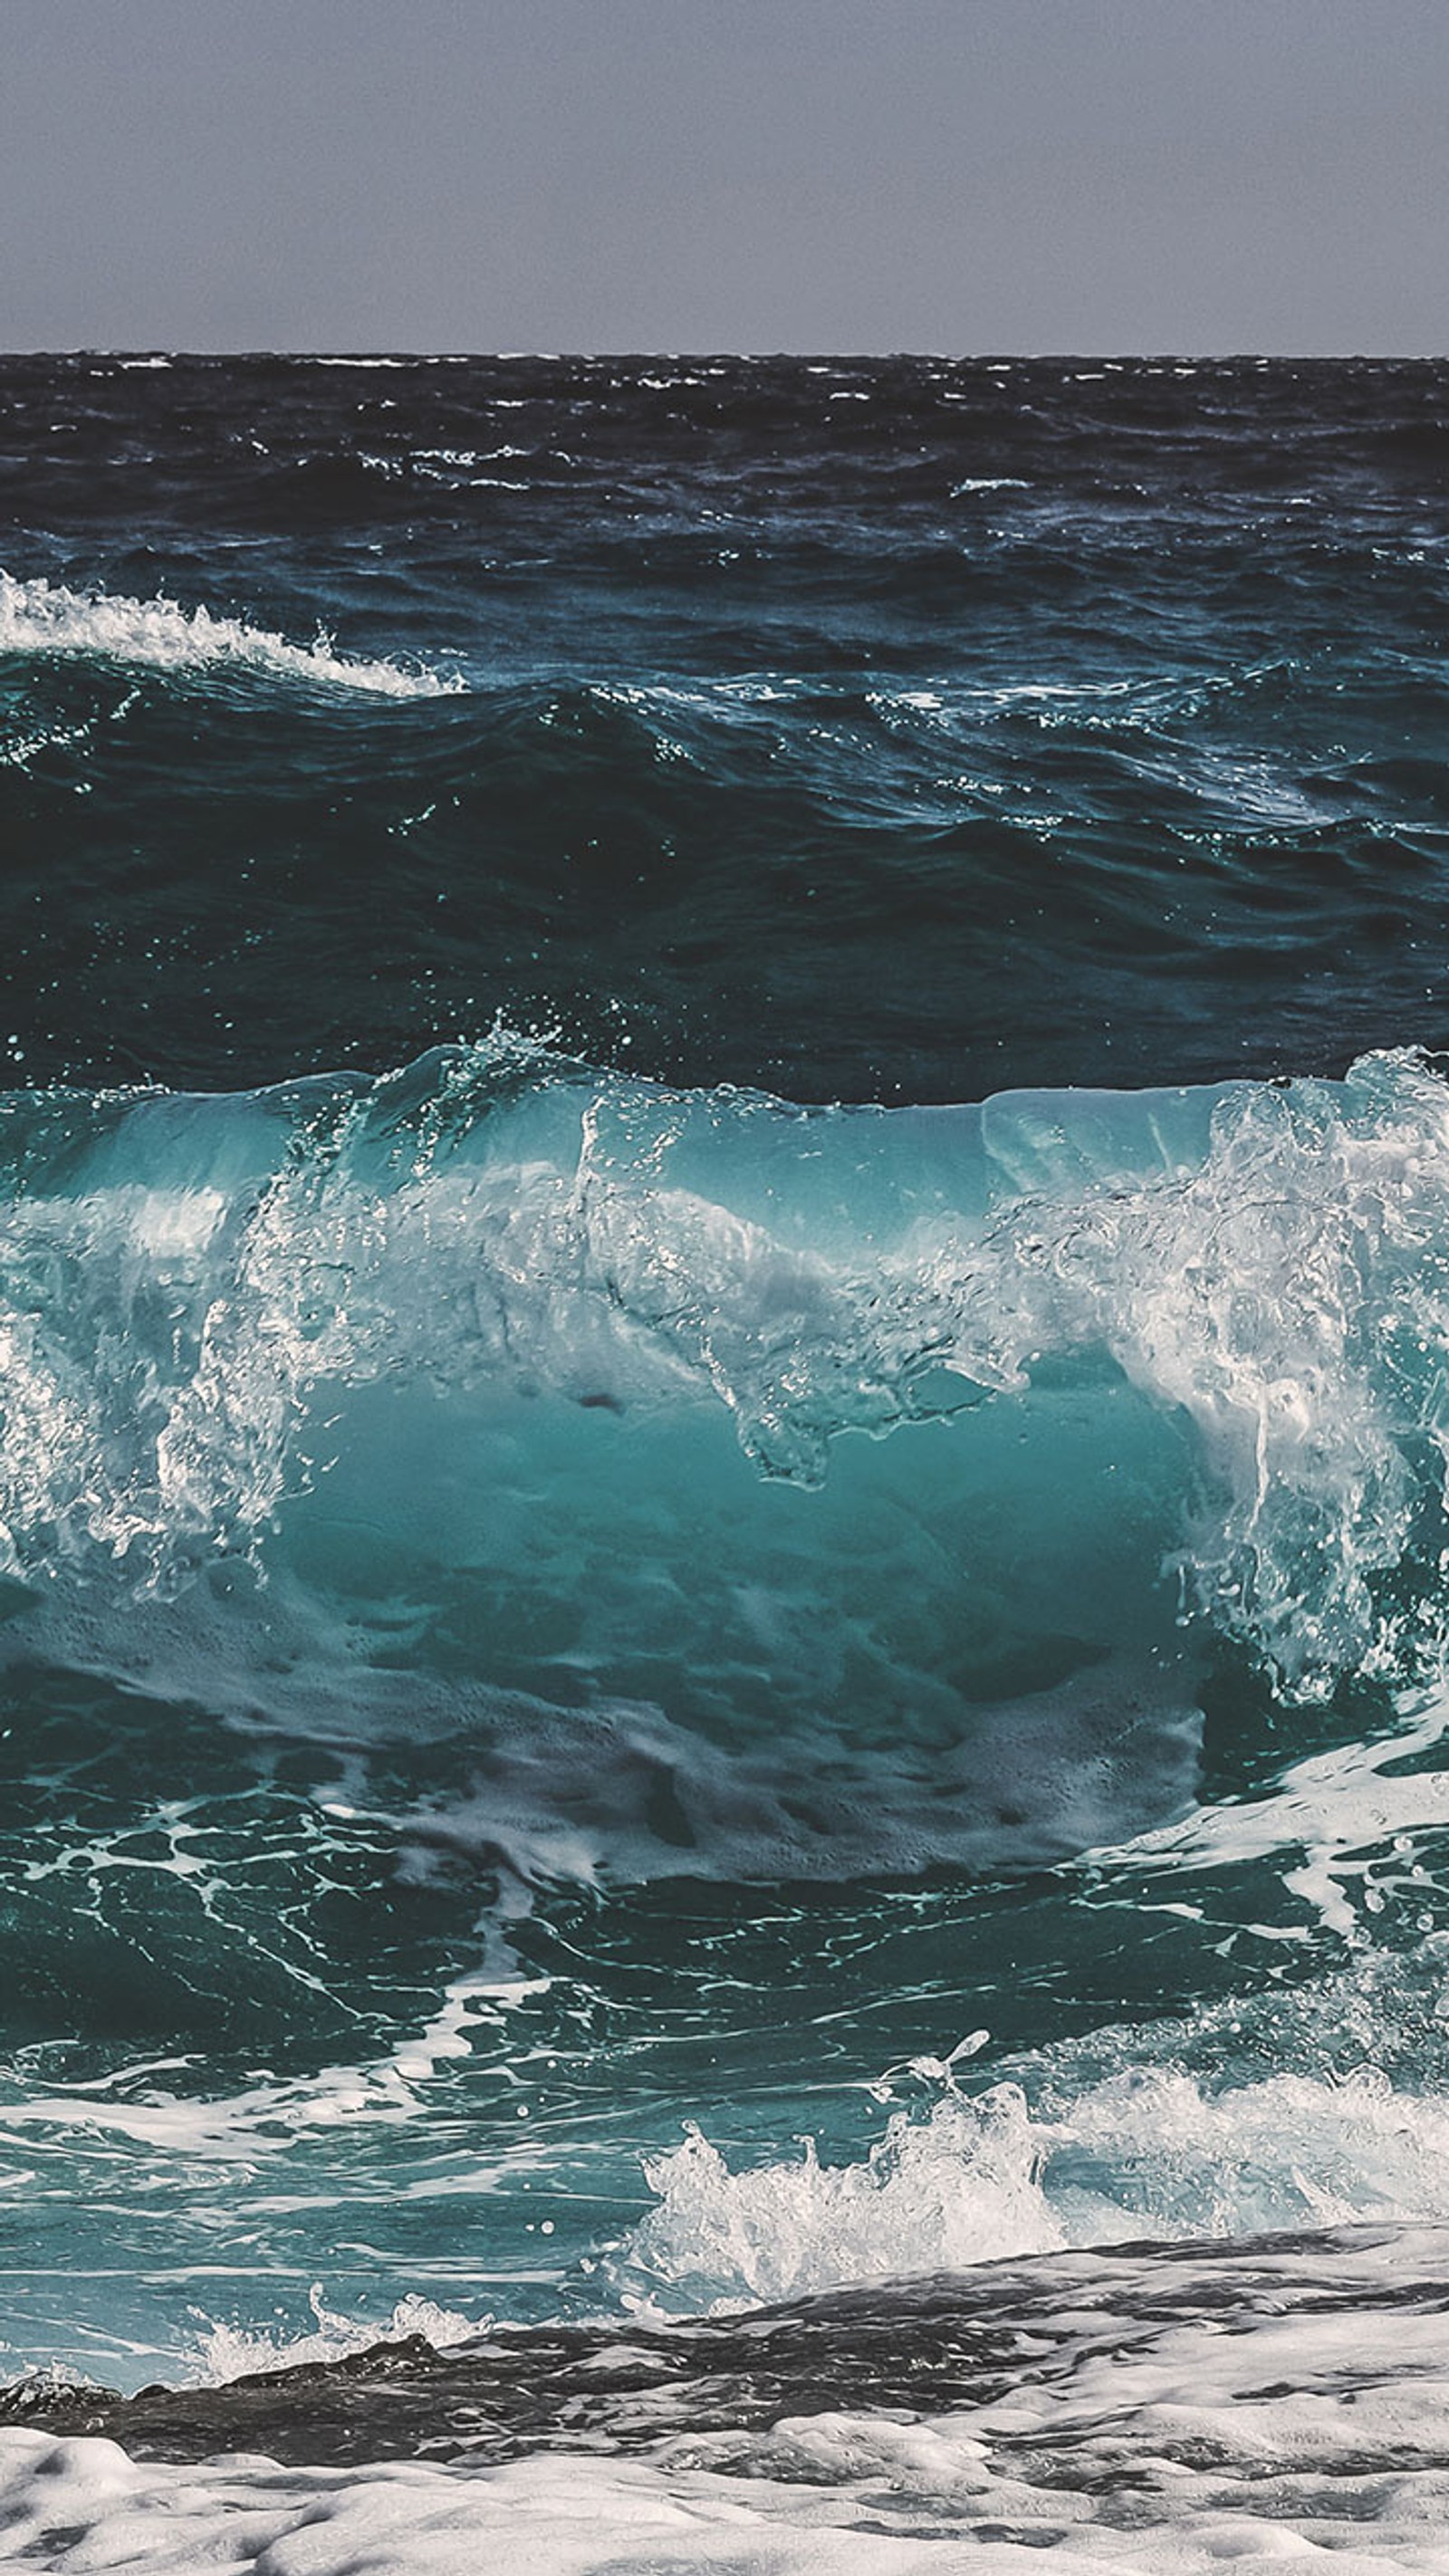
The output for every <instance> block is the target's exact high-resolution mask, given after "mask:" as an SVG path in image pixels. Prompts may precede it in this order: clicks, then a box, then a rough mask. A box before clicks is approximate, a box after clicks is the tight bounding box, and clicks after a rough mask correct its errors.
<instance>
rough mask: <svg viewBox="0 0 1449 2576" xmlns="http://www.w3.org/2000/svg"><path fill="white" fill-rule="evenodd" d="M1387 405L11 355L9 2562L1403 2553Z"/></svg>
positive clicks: (1424, 2220) (1403, 1589)
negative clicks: (482, 2553) (221, 2553)
mask: <svg viewBox="0 0 1449 2576" xmlns="http://www.w3.org/2000/svg"><path fill="white" fill-rule="evenodd" d="M1444 390H1445V379H1444V371H1443V369H1442V368H1439V367H1427V366H1425V367H1416V366H1383V367H1379V366H1375V367H1367V366H1364V367H1360V366H1351V365H1343V366H1287V365H1283V366H1278V365H1274V366H1270V367H1260V366H1258V365H1256V364H1250V363H1246V362H1244V363H1234V364H1223V365H1216V364H1215V365H1211V366H1201V367H1197V368H1189V367H1186V366H1185V365H1184V366H1182V367H1177V366H1174V365H1173V364H1172V363H1171V362H1162V363H1147V362H1132V363H1123V364H1121V365H1115V364H1114V365H1112V366H1107V365H1106V364H1105V363H1104V364H1101V365H1098V366H1095V367H1093V366H1087V365H1081V364H1077V363H1075V362H1073V363H1066V362H1057V363H1053V364H1047V363H1046V362H1033V363H1031V364H1025V363H1023V364H1019V365H1018V364H1011V365H1007V364H1005V363H1004V362H1003V363H1001V364H998V365H989V366H987V365H981V366H977V365H970V366H967V365H953V364H947V363H946V362H937V361H927V360H909V361H908V360H901V361H890V362H882V363H879V364H876V363H871V364H864V363H859V364H857V363H855V362H847V361H838V362H837V361H830V360H819V361H814V362H810V363H808V364H807V363H803V362H802V363H799V364H795V363H785V362H753V361H744V360H727V359H711V358H704V359H698V360H689V361H686V360H679V361H669V362H663V361H660V362H657V363H653V364H644V363H642V362H641V363H632V362H631V363H627V364H626V363H623V362H610V361H604V360H592V361H582V360H579V361H574V360H557V361H532V360H517V361H504V360H496V361H482V360H480V361H472V360H468V361H458V362H451V361H450V362H442V361H438V362H424V361H413V360H405V359H394V358H389V359H385V360H384V359H377V360H372V361H368V362H366V363H363V362H360V361H359V362H354V361H351V360H341V359H339V360H336V361H330V362H326V363H323V362H300V361H299V362H291V361H287V362H283V361H270V360H247V361H229V360H228V361H220V360H218V361H211V360H190V359H181V358H177V359H174V360H164V361H161V362H158V363H154V364H153V363H149V362H148V363H144V364H143V363H141V362H140V361H131V360H123V359H111V358H105V357H96V356H88V357H78V358H74V359H66V360H49V359H23V360H22V359H15V360H6V361H4V362H3V363H0V488H3V489H4V490H5V491H6V492H7V493H8V495H9V498H10V502H11V505H12V506H11V524H10V533H9V534H8V535H7V538H6V541H5V549H4V567H3V571H0V833H3V835H4V847H5V849H6V853H7V865H6V870H5V877H4V884H3V886H0V992H3V1006H0V1057H3V1058H4V1060H5V1061H6V1063H7V1064H8V1073H7V1076H6V1080H7V1083H8V1088H5V1089H4V1090H0V1703H3V1707H0V1790H3V1794H0V1999H3V2001H0V2243H3V2244H4V2246H5V2248H6V2252H7V2255H8V2261H7V2263H6V2265H5V2267H4V2296H3V2313H0V2337H3V2339H4V2351H3V2362H4V2373H3V2376H4V2379H5V2381H6V2382H8V2386H6V2387H4V2388H0V2530H3V2532H4V2534H5V2545H9V2546H11V2547H12V2548H18V2549H20V2550H21V2552H22V2553H28V2554H29V2555H30V2556H31V2557H33V2558H35V2559H36V2560H37V2561H39V2560H41V2559H45V2560H46V2563H52V2564H54V2565H56V2566H57V2567H59V2566H64V2565H70V2564H74V2565H75V2566H77V2567H79V2566H80V2565H81V2564H82V2563H84V2564H85V2565H87V2566H104V2565H108V2564H112V2563H114V2564H121V2563H127V2552H129V2554H130V2559H131V2560H132V2561H134V2558H135V2555H136V2550H137V2548H138V2547H142V2546H143V2545H144V2547H145V2549H146V2550H148V2551H149V2552H150V2554H152V2555H154V2554H155V2548H159V2546H160V2537H161V2536H165V2538H166V2546H167V2547H168V2548H169V2549H170V2550H171V2554H172V2556H173V2557H174V2558H175V2559H176V2563H177V2564H178V2565H180V2564H187V2565H189V2564H191V2563H192V2562H193V2561H194V2559H195V2555H196V2551H197V2549H198V2548H199V2547H201V2546H202V2545H203V2544H202V2543H201V2542H200V2541H199V2540H198V2539H197V2536H196V2535H197V2534H198V2533H200V2532H201V2531H202V2530H203V2528H210V2527H211V2526H212V2525H213V2524H214V2521H215V2515H216V2513H217V2512H218V2511H219V2510H221V2507H222V2504H223V2502H224V2503H225V2506H226V2510H227V2513H228V2530H229V2532H232V2533H233V2534H234V2535H235V2536H236V2548H235V2555H236V2559H237V2564H238V2565H251V2564H255V2565H257V2566H259V2567H260V2566H270V2565H271V2564H272V2563H273V2562H274V2561H275V2562H276V2563H277V2564H280V2563H281V2561H282V2559H283V2558H286V2560H287V2563H288V2564H291V2562H292V2557H293V2556H295V2553H296V2550H297V2549H298V2548H303V2547H305V2548H306V2549H307V2550H309V2551H310V2552H311V2553H312V2554H311V2556H309V2559H308V2564H309V2566H310V2565H313V2564H315V2566H316V2568H317V2570H318V2576H329V2571H331V2570H332V2569H333V2568H336V2569H338V2570H340V2569H341V2568H342V2567H343V2566H350V2565H354V2564H360V2563H361V2561H362V2559H363V2558H364V2557H366V2558H367V2560H368V2563H369V2564H371V2563H373V2562H374V2561H376V2562H377V2563H381V2562H382V2559H384V2558H385V2559H386V2560H387V2563H388V2564H389V2565H392V2564H394V2563H396V2564H397V2565H399V2566H405V2565H407V2564H409V2563H411V2559H412V2558H416V2559H417V2561H418V2563H419V2564H422V2563H424V2561H426V2563H427V2564H428V2565H430V2566H434V2565H436V2566H447V2565H450V2564H454V2563H456V2564H458V2565H459V2566H462V2565H464V2564H467V2565H470V2566H471V2565H472V2564H473V2563H474V2561H475V2560H476V2556H477V2550H478V2547H479V2545H480V2543H479V2540H478V2534H479V2532H480V2530H484V2531H487V2532H489V2533H490V2534H491V2533H492V2532H493V2531H494V2530H497V2531H499V2532H500V2533H501V2532H503V2531H504V2528H505V2524H506V2533H507V2537H506V2542H505V2543H504V2544H501V2545H507V2546H509V2547H513V2548H515V2550H516V2549H517V2548H518V2547H520V2546H526V2550H527V2551H528V2552H531V2556H530V2560H529V2563H530V2564H531V2565H536V2566H537V2567H539V2568H540V2569H541V2570H548V2571H550V2576H561V2571H563V2570H565V2569H568V2568H573V2567H577V2568H579V2569H589V2570H596V2569H597V2570H602V2569H603V2568H605V2567H608V2566H610V2565H620V2564H623V2563H625V2562H626V2560H627V2561H628V2563H631V2564H632V2563H634V2560H635V2558H637V2555H638V2550H639V2549H640V2548H641V2547H647V2549H648V2551H649V2553H650V2554H651V2563H652V2560H653V2558H659V2559H660V2563H661V2564H662V2563H663V2556H661V2553H663V2555H664V2556H670V2553H671V2552H672V2553H673V2554H672V2556H670V2563H671V2564H675V2563H676V2562H677V2563H679V2564H686V2563H687V2564H690V2565H694V2564H699V2565H718V2566H720V2567H729V2568H732V2569H738V2570H741V2571H743V2570H745V2569H750V2570H756V2569H759V2568H762V2567H765V2566H770V2567H794V2566H797V2565H798V2566H800V2567H801V2568H802V2569H803V2568H805V2567H807V2566H808V2567H810V2568H812V2569H818V2568H822V2567H833V2566H834V2565H835V2564H836V2563H837V2562H838V2563H839V2564H840V2566H841V2567H842V2568H847V2567H855V2566H858V2565H862V2564H865V2563H866V2562H867V2559H868V2561H869V2564H870V2565H871V2567H872V2568H874V2567H875V2566H877V2565H879V2566H880V2567H882V2568H883V2569H886V2568H890V2567H894V2566H896V2565H899V2566H900V2567H901V2568H902V2569H906V2568H912V2567H914V2566H916V2565H917V2564H920V2565H922V2566H924V2565H925V2563H926V2559H927V2556H928V2555H930V2556H931V2562H932V2564H935V2563H936V2562H937V2560H938V2559H939V2554H940V2541H941V2537H942V2536H943V2535H944V2536H946V2537H947V2538H948V2539H950V2538H955V2539H956V2540H957V2541H958V2542H959V2544H960V2545H961V2546H962V2547H964V2548H967V2549H968V2550H969V2551H970V2553H971V2554H972V2556H973V2563H974V2561H975V2558H976V2557H977V2556H980V2558H981V2563H982V2564H983V2565H985V2564H986V2563H987V2560H988V2557H989V2559H990V2562H991V2563H992V2564H993V2565H995V2564H997V2563H999V2564H1001V2565H1002V2566H1003V2567H1005V2566H1010V2565H1016V2564H1022V2565H1025V2564H1026V2563H1027V2553H1028V2552H1030V2553H1031V2564H1033V2565H1035V2564H1036V2563H1037V2559H1038V2555H1039V2552H1040V2550H1041V2549H1042V2548H1043V2547H1051V2548H1054V2549H1058V2550H1061V2551H1065V2552H1066V2553H1067V2554H1068V2555H1069V2556H1070V2554H1071V2553H1072V2552H1073V2551H1076V2552H1077V2554H1078V2556H1079V2558H1080V2560H1081V2563H1082V2564H1083V2565H1084V2566H1087V2567H1100V2566H1105V2565H1107V2564H1109V2563H1110V2564H1111V2565H1112V2566H1114V2567H1115V2566H1117V2565H1119V2564H1121V2565H1130V2564H1138V2563H1140V2564H1142V2565H1143V2566H1147V2567H1158V2566H1163V2565H1167V2564H1172V2565H1174V2566H1181V2567H1183V2568H1184V2569H1188V2568H1196V2567H1198V2566H1202V2567H1203V2568H1206V2567H1208V2566H1210V2565H1216V2564H1220V2563H1221V2561H1222V2559H1223V2558H1224V2557H1225V2556H1231V2555H1234V2554H1236V2555H1238V2556H1244V2555H1246V2556H1247V2557H1249V2558H1254V2557H1265V2556H1266V2555H1268V2554H1270V2553H1271V2552H1272V2551H1273V2550H1275V2549H1279V2548H1280V2545H1281V2544H1283V2543H1285V2542H1286V2543H1287V2544H1288V2545H1290V2546H1293V2547H1297V2546H1299V2545H1300V2544H1301V2545H1302V2546H1303V2547H1308V2546H1310V2545H1311V2546H1315V2547H1316V2546H1322V2547H1329V2548H1332V2549H1333V2551H1334V2552H1335V2554H1336V2556H1337V2557H1338V2559H1339V2560H1340V2561H1341V2563H1342V2564H1343V2565H1344V2567H1345V2568H1352V2567H1354V2566H1356V2565H1362V2566H1363V2567H1365V2569H1367V2568H1368V2567H1369V2566H1370V2565H1372V2566H1373V2567H1374V2568H1375V2569H1376V2570H1377V2569H1378V2568H1381V2567H1382V2566H1385V2565H1390V2566H1401V2565H1402V2566H1405V2567H1408V2566H1412V2565H1415V2564H1425V2565H1428V2564H1430V2563H1433V2559H1434V2554H1435V2552H1438V2553H1439V2554H1440V2555H1442V2544H1441V2539H1440V2534H1441V2532H1442V2525H1443V2519H1444V2509H1445V2500H1444V2494H1443V2467H1442V2459H1441V2457H1440V2454H1441V2452H1442V2442H1441V2440H1440V2437H1439V2432H1438V2430H1437V2429H1436V2427H1437V2426H1438V2424H1439V2421H1440V2417H1441V2416H1442V2391H1441V2390H1440V2389H1439V2384H1438V2383H1439V2378H1440V2376H1441V2375H1442V2374H1441V2371H1440V2364H1439V2361H1438V2359H1437V2358H1436V2355H1437V2352H1438V2349H1439V2344H1441V2343H1442V2328H1443V2317H1442V2309H1443V2305H1444V2292H1443V2287H1442V2279H1441V2275H1442V2274H1443V2271H1444V2243H1443V2240H1444V2231H1445V2228H1446V2226H1449V2200H1446V2192H1445V2184H1444V2164H1445V2149H1446V2142H1449V1948H1446V1944H1449V1754H1446V1745H1449V1671H1446V1652H1445V1649H1446V1609H1449V1527H1446V1520H1449V1510H1446V1470H1449V1413H1446V1403H1449V1398H1446V1388H1449V1285H1446V1283H1449V1083H1446V1078H1445V1073H1444V1068H1443V1060H1442V1058H1441V1057H1440V1056H1439V1055H1438V1054H1437V1053H1436V1052H1435V1050H1436V1049H1438V1048H1439V1047H1440V1046H1441V1045H1442V1042H1443V1030H1444V1016H1443V1001H1444V992H1443V961H1444V956H1445V953H1446V950H1445V935H1446V927H1449V925H1446V917H1445V899H1444V891H1443V858H1444V828H1443V827H1444V818H1445V814H1446V811H1449V795H1446V770H1445V765H1444V741H1445V727H1444V711H1445V708H1444V674H1443V669H1442V652H1441V649H1440V638H1441V636H1442V634H1443V632H1444V622H1445V612H1446V609H1449V599H1446V597H1445V579H1446V573H1445V568H1446V565H1449V521H1446V517H1445V508H1444V499H1443V489H1442V474H1441V472H1440V468H1441V466H1442V462H1443V427H1442V414H1443V408H1444ZM37 419H42V420H44V421H46V422H49V423H51V424H53V427H52V428H51V429H50V430H49V431H48V432H47V434H46V435H47V442H48V443H47V447H46V452H45V455H44V457H43V458H41V459H39V460H37V457H36V455H35V452H34V451H35V432H34V423H35V421H36V420H37ZM37 495H38V496H39V497H37ZM966 1104H976V1105H966ZM762 2303H763V2304H762ZM1094 2320H1095V2321H1096V2322H1094ZM1225 2322H1226V2323H1228V2324H1230V2325H1231V2328H1232V2331H1231V2332H1220V2331H1219V2328H1220V2327H1222V2326H1223V2324H1224V2323H1225ZM1436 2338H1438V2339H1439V2342H1438V2343H1436ZM379 2341H381V2344H382V2346H383V2349H382V2350H381V2351H380V2352H379V2351H377V2350H376V2349H374V2347H376V2346H377V2345H378V2343H379ZM903 2354H905V2355H907V2356H909V2359H910V2368H911V2370H912V2371H914V2372H915V2374H916V2376H915V2378H914V2379H912V2380H910V2384H907V2383H906V2381H905V2380H903V2378H902V2369H903V2367H904V2364H903V2363H902V2358H901V2357H902V2355H903ZM293 2370H296V2371H299V2372H300V2374H301V2375H300V2376H293V2375H290V2373H291V2372H292V2371H293ZM157 2379H161V2380H163V2381H168V2382H173V2383H175V2382H180V2383H181V2384H182V2385H181V2389H180V2393H179V2394H177V2393H176V2392H175V2390H174V2389H173V2390H172V2391H169V2392H168V2391H166V2390H164V2389H163V2391H162V2392H161V2394H160V2395H155V2394H153V2395H150V2396H147V2397H145V2398H142V2399H140V2400H138V2401H137V2402H136V2404H135V2405H134V2406H132V2405H131V2404H130V2401H129V2400H128V2397H127V2394H126V2392H128V2391H130V2392H134V2391H135V2390H136V2389H138V2388H139V2387H140V2386H141V2384H142V2383H145V2382H152V2381H155V2380H157ZM108 2392H119V2393H108ZM822 2392H823V2394H822ZM827 2398H828V2400H829V2403H828V2404H827V2403H826V2399H827ZM1436 2409H1437V2412H1436ZM218 2450H221V2451H225V2452H226V2453H228V2454H230V2455H232V2456H231V2458H230V2460H229V2463H228V2465H226V2466H225V2467H224V2468H218V2467H217V2466H216V2464H215V2457H214V2455H215V2454H216V2453H217V2452H218ZM267 2450H270V2451H271V2452H272V2453H273V2454H274V2455H275V2459H276V2460H277V2461H278V2462H281V2463H284V2464H290V2465H285V2466H270V2467H269V2466H266V2465H265V2464H264V2463H261V2464H259V2462H258V2458H257V2454H258V2453H259V2452H262V2451H267ZM239 2453H240V2454H245V2455H247V2456H246V2457H242V2458H238V2457H237V2456H236V2455H237V2454H239ZM150 2462H156V2463H159V2464H160V2465H159V2466H156V2467H155V2468H153V2467H151V2466H149V2465H148V2463H150ZM249 2462H250V2464H248V2463H249ZM178 2463H185V2464H187V2465H186V2466H184V2467H182V2466H178V2465H177V2464H178ZM1189 2488H1191V2491H1192V2498H1193V2502H1192V2506H1191V2510H1190V2511H1189V2509H1188V2507H1187V2506H1186V2505H1185V2504H1184V2501H1183V2499H1184V2497H1185V2495H1186V2494H1187V2490H1188V2489H1189ZM163 2496H164V2497H165V2511H166V2513H167V2514H168V2515H169V2516H170V2517H171V2519H170V2521H169V2522H168V2523H167V2524H166V2525H165V2533H164V2535H163V2534H162V2526H161V2523H160V2522H159V2520H158V2517H159V2516H160V2514H161V2512H162V2502H161V2499H162V2497H163ZM1369 2525H1372V2536H1373V2542H1374V2548H1373V2551H1372V2552H1369V2553H1367V2554H1366V2553H1365V2551H1364V2549H1363V2546H1362V2543H1363V2536H1364V2532H1365V2530H1366V2528H1367V2527H1368V2526H1369ZM304 2526H305V2534H306V2537H305V2540H304V2539H303V2538H301V2537H300V2536H298V2537H296V2538H294V2537H293V2535H294V2534H297V2535H300V2534H301V2533H302V2531H303V2529H304ZM138 2532H139V2533H140V2534H142V2535H143V2540H141V2541H138V2539H137V2534H138ZM520 2533H521V2534H523V2535H524V2539H523V2541H520V2539H519V2537H518V2535H519V2534H520ZM1425 2533H1428V2534H1429V2535H1430V2538H1429V2540H1428V2542H1427V2543H1426V2542H1424V2541H1423V2535H1424V2534H1425ZM641 2535H642V2537H641ZM153 2543H154V2544H155V2547H153V2545H152V2544H153ZM1421 2544H1422V2545H1421ZM1426 2551H1427V2554H1426ZM158 2563H160V2561H159V2559H158Z"/></svg>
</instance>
